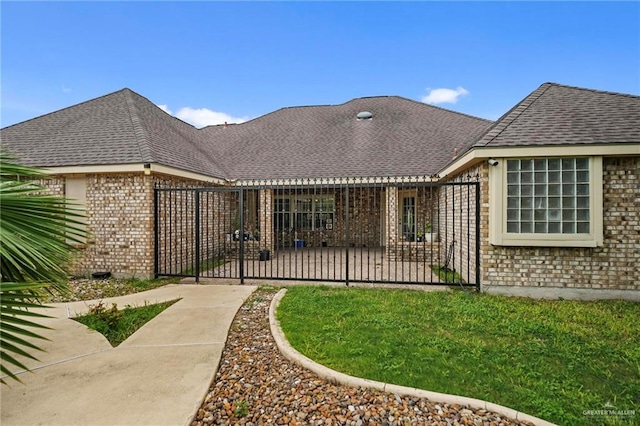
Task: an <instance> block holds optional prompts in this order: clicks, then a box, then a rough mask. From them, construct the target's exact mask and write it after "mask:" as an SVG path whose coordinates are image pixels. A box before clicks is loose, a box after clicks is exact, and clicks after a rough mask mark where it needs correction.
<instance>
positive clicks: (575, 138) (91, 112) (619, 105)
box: [1, 83, 640, 179]
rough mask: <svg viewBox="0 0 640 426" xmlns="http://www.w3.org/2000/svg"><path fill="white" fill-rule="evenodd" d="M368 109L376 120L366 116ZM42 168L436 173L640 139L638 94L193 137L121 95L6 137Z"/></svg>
mask: <svg viewBox="0 0 640 426" xmlns="http://www.w3.org/2000/svg"><path fill="white" fill-rule="evenodd" d="M362 111H369V112H371V113H372V114H373V118H371V119H369V120H367V119H363V120H358V119H357V118H356V115H357V114H358V113H359V112H362ZM1 138H2V139H1V142H2V147H3V149H7V150H9V151H13V152H15V153H16V154H18V155H19V157H20V158H21V159H22V161H23V162H25V163H26V164H29V165H34V166H41V167H55V166H76V165H86V166H90V165H106V164H131V163H160V164H163V165H166V166H172V167H176V168H179V169H183V170H187V171H193V172H197V173H201V174H204V175H207V176H211V177H219V178H228V179H269V178H296V177H354V176H363V177H364V176H402V175H431V174H435V173H436V172H437V171H438V170H440V169H441V168H442V167H443V166H445V165H446V164H448V163H449V162H450V161H451V159H452V157H453V156H454V153H455V152H456V151H457V153H458V154H462V153H463V152H464V151H465V150H467V149H474V148H480V147H496V146H498V147H499V146H527V145H558V144H603V143H622V144H626V143H640V97H638V96H633V95H624V94H617V93H609V92H601V91H596V90H588V89H581V88H576V87H569V86H562V85H558V84H553V83H545V84H543V85H542V86H540V87H539V88H538V89H537V90H535V91H534V92H533V93H531V94H530V95H529V96H527V97H526V98H525V99H524V100H523V101H522V102H520V103H519V104H518V105H516V106H515V107H514V108H512V109H511V110H510V111H509V112H507V113H506V114H505V115H504V116H502V117H501V118H500V119H499V120H498V121H497V122H496V123H492V122H491V121H488V120H484V119H480V118H476V117H471V116H468V115H465V114H460V113H457V112H454V111H450V110H446V109H443V108H439V107H435V106H431V105H426V104H424V103H421V102H416V101H412V100H409V99H405V98H401V97H397V96H377V97H369V98H358V99H354V100H351V101H349V102H346V103H344V104H340V105H325V106H308V107H291V108H283V109H280V110H277V111H275V112H272V113H270V114H267V115H264V116H262V117H259V118H256V119H254V120H251V121H248V122H246V123H242V124H235V125H229V126H210V127H206V128H204V129H200V130H198V129H196V128H194V127H193V126H191V125H189V124H187V123H185V122H183V121H181V120H179V119H177V118H175V117H173V116H171V115H169V114H167V113H165V112H164V111H162V110H161V109H160V108H158V107H157V106H155V105H154V104H153V103H152V102H150V101H149V100H147V99H146V98H144V97H142V96H140V95H138V94H137V93H135V92H132V91H131V90H129V89H123V90H120V91H118V92H114V93H111V94H109V95H105V96H102V97H100V98H97V99H93V100H91V101H87V102H84V103H81V104H78V105H75V106H72V107H69V108H65V109H63V110H60V111H56V112H53V113H51V114H47V115H44V116H41V117H38V118H34V119H32V120H28V121H25V122H23V123H19V124H16V125H13V126H9V127H6V128H4V129H2V132H1Z"/></svg>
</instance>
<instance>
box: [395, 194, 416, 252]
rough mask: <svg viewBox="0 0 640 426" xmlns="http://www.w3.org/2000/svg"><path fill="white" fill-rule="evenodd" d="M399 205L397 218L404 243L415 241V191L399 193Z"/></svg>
mask: <svg viewBox="0 0 640 426" xmlns="http://www.w3.org/2000/svg"><path fill="white" fill-rule="evenodd" d="M399 195H400V200H401V201H400V203H399V208H400V211H399V212H398V213H399V214H398V217H400V229H401V232H402V237H403V238H404V240H405V241H415V240H416V191H415V190H404V191H402V190H401V191H399Z"/></svg>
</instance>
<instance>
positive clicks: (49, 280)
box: [0, 151, 85, 383]
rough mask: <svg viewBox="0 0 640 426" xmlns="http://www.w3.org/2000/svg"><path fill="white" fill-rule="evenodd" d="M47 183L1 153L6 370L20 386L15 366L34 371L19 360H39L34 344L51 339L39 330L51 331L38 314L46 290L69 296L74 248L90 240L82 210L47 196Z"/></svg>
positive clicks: (1, 363)
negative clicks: (22, 358)
mask: <svg viewBox="0 0 640 426" xmlns="http://www.w3.org/2000/svg"><path fill="white" fill-rule="evenodd" d="M45 178H46V176H45V175H44V174H43V173H42V172H41V171H39V170H38V169H35V168H32V167H28V166H23V165H21V164H19V163H18V162H17V161H16V160H15V158H14V157H12V156H11V155H9V154H8V153H6V152H4V151H0V206H1V208H2V210H1V212H0V271H1V276H0V347H1V348H2V350H1V351H0V371H1V372H2V374H4V375H6V376H7V377H10V378H12V379H14V380H17V381H20V379H19V378H18V376H17V375H16V374H15V373H14V372H12V371H11V369H10V367H9V366H10V365H13V366H14V367H18V368H19V369H23V370H28V368H27V367H26V366H25V365H24V364H23V363H22V362H21V361H20V360H19V359H17V358H16V357H15V356H22V357H25V358H30V359H34V360H37V358H36V357H34V356H33V355H32V351H33V350H41V349H40V348H39V347H38V345H37V344H36V343H34V340H39V339H45V340H46V338H45V337H43V336H42V335H40V334H38V333H37V332H36V331H34V330H43V329H48V327H46V326H44V325H42V324H41V323H39V322H37V320H38V319H41V318H47V317H48V316H47V315H44V314H42V313H40V312H35V311H33V309H35V308H40V307H42V306H43V305H42V304H41V298H42V296H43V295H44V294H45V291H49V292H51V291H56V292H66V291H68V285H67V270H66V268H67V266H68V265H69V264H70V263H71V261H72V255H73V252H74V247H73V246H72V244H71V243H79V242H82V240H83V238H84V237H85V231H84V224H83V223H82V222H81V220H80V219H81V218H82V217H83V215H82V211H81V210H80V209H79V206H76V205H74V204H73V203H70V202H68V201H67V200H66V199H64V198H61V197H55V196H51V195H47V194H46V193H45V188H44V187H43V186H41V185H39V184H38V183H37V182H38V180H41V179H45ZM0 382H2V383H5V381H4V380H3V379H2V378H0Z"/></svg>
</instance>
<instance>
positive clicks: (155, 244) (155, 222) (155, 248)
mask: <svg viewBox="0 0 640 426" xmlns="http://www.w3.org/2000/svg"><path fill="white" fill-rule="evenodd" d="M158 192H159V189H158V188H157V187H155V188H153V234H154V237H155V238H154V241H153V278H155V279H157V278H158V274H159V272H160V271H158V269H159V263H160V262H159V259H158V257H159V256H160V241H159V240H160V227H159V219H158V215H159V211H160V207H159V206H158Z"/></svg>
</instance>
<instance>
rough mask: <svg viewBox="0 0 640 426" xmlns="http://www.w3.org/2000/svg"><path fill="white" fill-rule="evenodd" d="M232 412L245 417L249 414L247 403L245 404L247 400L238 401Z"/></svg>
mask: <svg viewBox="0 0 640 426" xmlns="http://www.w3.org/2000/svg"><path fill="white" fill-rule="evenodd" d="M233 414H234V415H235V416H236V417H239V418H242V417H247V416H248V415H249V404H247V401H240V402H238V403H237V404H236V409H235V411H234V412H233Z"/></svg>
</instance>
